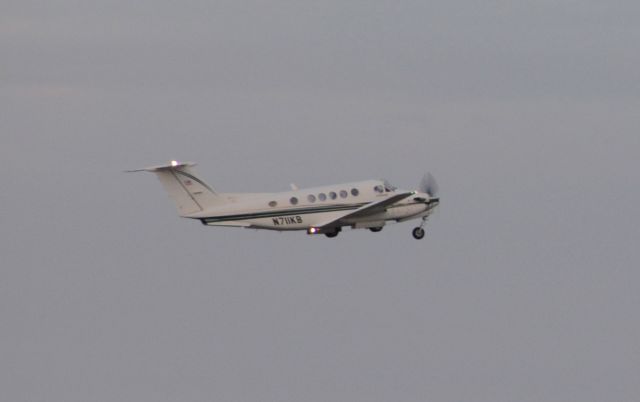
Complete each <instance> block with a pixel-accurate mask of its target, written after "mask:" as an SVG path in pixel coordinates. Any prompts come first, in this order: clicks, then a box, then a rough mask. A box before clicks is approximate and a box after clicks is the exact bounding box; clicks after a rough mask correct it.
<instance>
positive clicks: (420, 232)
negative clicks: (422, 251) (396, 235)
mask: <svg viewBox="0 0 640 402" xmlns="http://www.w3.org/2000/svg"><path fill="white" fill-rule="evenodd" d="M411 234H413V238H414V239H416V240H420V239H422V238H423V237H424V229H423V228H421V227H420V226H418V227H417V228H415V229H413V232H411Z"/></svg>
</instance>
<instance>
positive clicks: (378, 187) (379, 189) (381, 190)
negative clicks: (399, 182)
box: [373, 184, 384, 194]
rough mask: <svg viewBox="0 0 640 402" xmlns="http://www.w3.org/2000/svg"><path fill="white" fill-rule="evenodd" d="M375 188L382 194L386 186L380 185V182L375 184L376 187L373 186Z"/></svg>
mask: <svg viewBox="0 0 640 402" xmlns="http://www.w3.org/2000/svg"><path fill="white" fill-rule="evenodd" d="M373 190H374V191H375V192H376V193H381V194H382V193H384V187H382V186H381V185H379V184H378V185H377V186H375V187H374V188H373Z"/></svg>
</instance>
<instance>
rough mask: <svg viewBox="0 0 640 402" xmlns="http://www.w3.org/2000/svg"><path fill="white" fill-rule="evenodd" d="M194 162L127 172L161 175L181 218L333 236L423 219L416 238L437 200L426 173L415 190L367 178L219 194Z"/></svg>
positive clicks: (204, 222)
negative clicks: (345, 229)
mask: <svg viewBox="0 0 640 402" xmlns="http://www.w3.org/2000/svg"><path fill="white" fill-rule="evenodd" d="M195 165H196V164H195V163H192V162H184V163H181V162H178V161H175V160H174V161H171V162H170V163H169V164H166V165H160V166H152V167H147V168H142V169H135V170H127V171H126V172H151V173H155V174H156V175H157V177H158V179H160V182H161V183H162V185H163V187H164V189H165V191H166V192H167V193H168V194H169V197H170V198H171V199H172V200H173V202H174V203H175V206H176V208H177V210H178V214H179V216H180V217H183V218H189V219H197V220H199V221H200V222H202V224H204V225H207V226H230V227H242V228H250V229H267V230H277V231H291V230H304V231H306V232H307V234H309V235H318V234H324V235H325V236H327V237H331V238H333V237H336V236H337V235H338V234H339V233H340V232H341V231H342V228H343V227H347V226H350V227H351V228H353V229H369V230H370V231H372V232H379V231H381V230H382V228H383V227H384V226H385V224H386V223H387V222H390V221H391V222H404V221H408V220H411V219H422V223H421V224H420V225H419V226H417V227H416V228H414V229H413V231H412V234H413V237H414V238H415V239H418V240H419V239H422V238H423V237H424V235H425V231H424V225H425V224H426V222H427V219H428V218H429V215H431V213H432V212H433V211H434V208H435V207H436V206H438V204H439V203H440V198H439V197H437V196H436V193H437V184H436V181H435V179H434V178H433V176H432V175H431V174H426V175H425V176H424V177H423V178H422V181H421V182H420V185H419V188H418V189H417V190H412V191H403V190H398V189H397V188H396V187H394V186H392V185H391V184H390V183H389V182H387V181H386V180H366V181H359V182H353V183H343V184H335V185H329V186H323V187H314V188H308V189H299V188H298V187H297V186H295V185H294V184H292V185H291V190H290V191H283V192H275V193H220V192H217V191H215V190H214V189H213V188H212V187H211V186H209V185H208V184H206V183H205V182H204V181H203V180H202V179H200V177H198V176H197V175H196V173H195V171H194V169H193V167H194V166H195Z"/></svg>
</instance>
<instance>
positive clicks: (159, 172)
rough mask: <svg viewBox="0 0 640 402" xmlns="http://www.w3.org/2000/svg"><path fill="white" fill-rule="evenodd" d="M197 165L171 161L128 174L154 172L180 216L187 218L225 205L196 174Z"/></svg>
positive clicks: (222, 199)
mask: <svg viewBox="0 0 640 402" xmlns="http://www.w3.org/2000/svg"><path fill="white" fill-rule="evenodd" d="M193 166H195V163H179V162H176V161H171V163H170V164H168V165H162V166H153V167H148V168H144V169H137V170H129V171H128V172H141V171H144V172H152V173H155V174H156V176H158V179H159V180H160V183H162V186H163V187H164V189H165V190H166V192H167V193H168V194H169V197H170V198H171V199H172V200H173V202H174V204H175V205H176V208H177V210H178V214H179V215H180V216H186V215H189V214H193V213H196V212H200V211H204V210H206V209H208V208H211V207H215V206H219V205H222V204H224V203H225V200H224V198H222V197H220V196H219V195H218V194H217V193H216V192H215V191H214V190H213V188H211V187H210V186H209V185H208V184H207V183H205V182H204V181H203V180H202V179H200V178H199V177H198V176H197V175H196V174H195V172H194V170H193Z"/></svg>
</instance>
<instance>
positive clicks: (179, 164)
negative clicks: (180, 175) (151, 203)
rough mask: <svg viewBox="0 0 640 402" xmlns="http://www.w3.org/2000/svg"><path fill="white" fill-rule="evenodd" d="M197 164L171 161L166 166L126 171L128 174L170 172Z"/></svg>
mask: <svg viewBox="0 0 640 402" xmlns="http://www.w3.org/2000/svg"><path fill="white" fill-rule="evenodd" d="M195 165H196V164H195V163H193V162H178V161H171V162H170V163H168V164H166V165H158V166H149V167H146V168H141V169H133V170H125V172H127V173H134V172H157V171H159V170H169V169H176V170H179V169H180V168H183V167H192V166H195Z"/></svg>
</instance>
